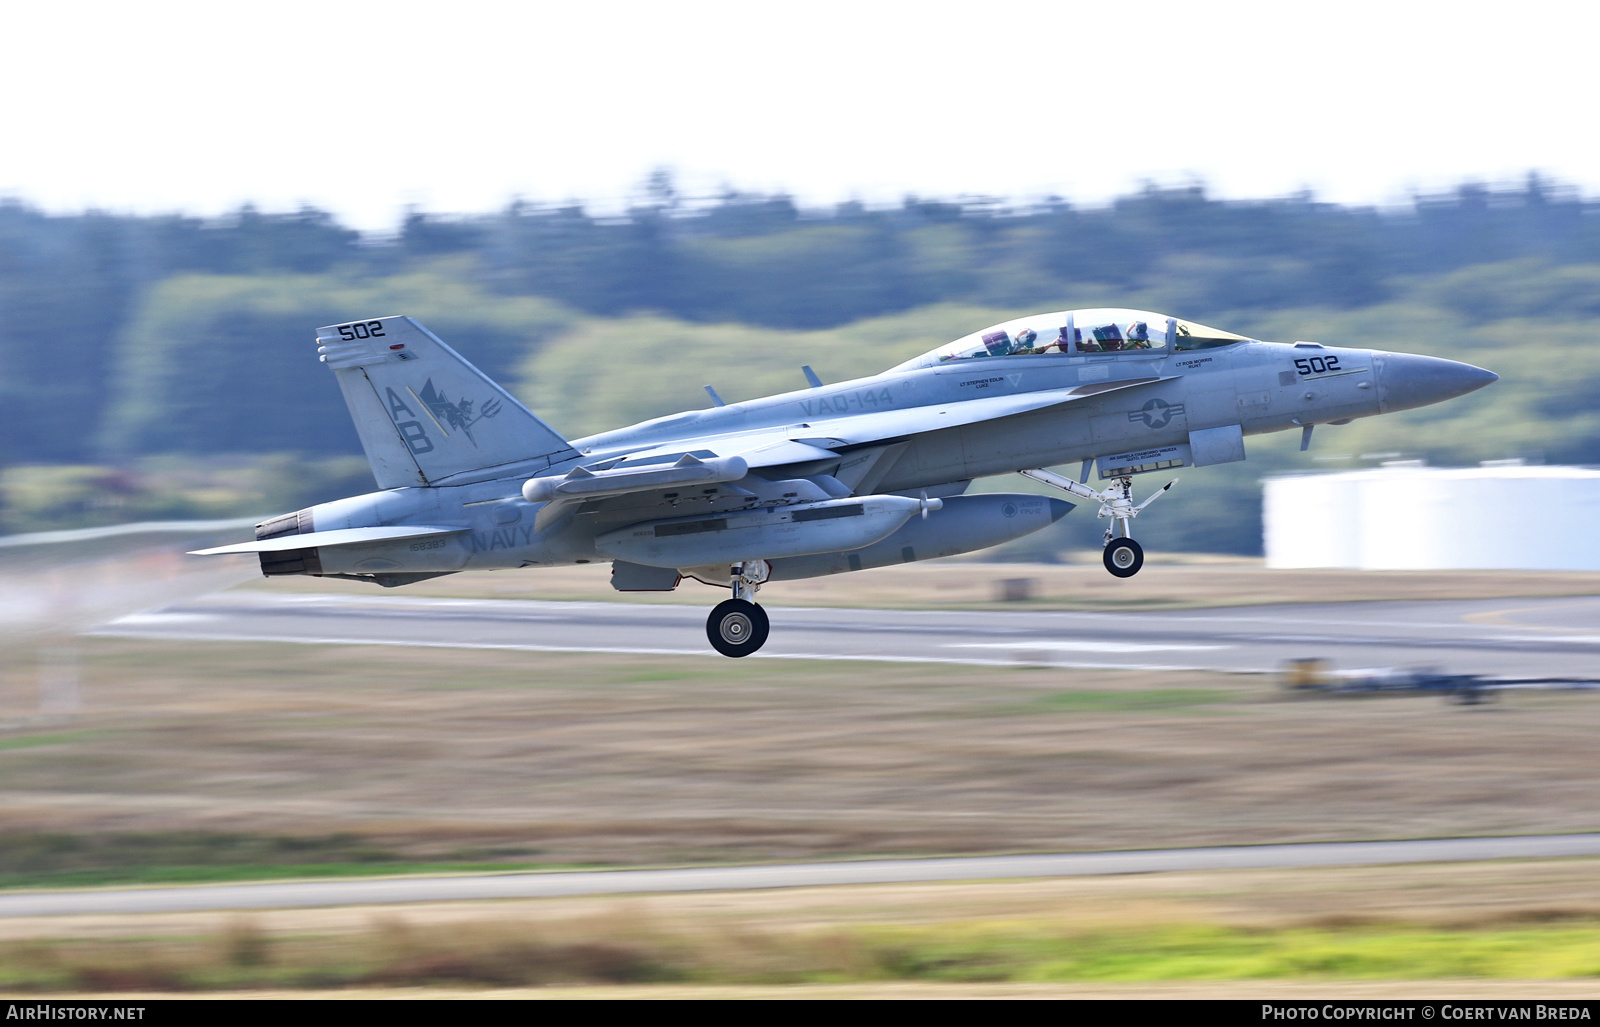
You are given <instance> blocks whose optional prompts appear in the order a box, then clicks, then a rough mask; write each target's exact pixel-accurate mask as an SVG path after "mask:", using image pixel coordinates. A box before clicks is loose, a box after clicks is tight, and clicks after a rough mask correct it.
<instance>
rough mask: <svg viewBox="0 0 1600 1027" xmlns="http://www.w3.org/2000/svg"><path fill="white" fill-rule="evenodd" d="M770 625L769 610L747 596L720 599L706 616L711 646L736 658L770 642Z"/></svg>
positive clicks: (707, 634)
mask: <svg viewBox="0 0 1600 1027" xmlns="http://www.w3.org/2000/svg"><path fill="white" fill-rule="evenodd" d="M770 628H771V624H770V623H769V622H768V621H767V611H765V610H763V609H762V608H761V607H759V606H757V605H756V604H755V603H748V602H745V601H744V600H743V599H728V600H725V601H724V602H721V603H718V604H717V605H716V608H715V609H713V610H712V611H711V616H709V617H707V618H706V638H707V639H709V640H710V642H711V648H713V649H715V650H716V651H717V652H719V653H721V654H722V655H724V656H732V657H734V658H735V659H737V658H738V657H740V656H749V655H750V654H751V653H753V652H755V651H756V650H757V649H760V648H761V647H762V646H764V645H766V644H767V632H768V631H769V630H770Z"/></svg>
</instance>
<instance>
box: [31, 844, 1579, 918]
mask: <svg viewBox="0 0 1600 1027" xmlns="http://www.w3.org/2000/svg"><path fill="white" fill-rule="evenodd" d="M1596 855H1600V834H1572V835H1534V836H1523V837H1509V838H1441V839H1428V840H1421V841H1395V842H1336V843H1328V844H1312V845H1248V846H1231V847H1225V848H1207V849H1150V850H1142V851H1133V852H1082V853H1059V854H1045V855H1036V856H975V857H970V858H954V859H895V860H863V861H860V862H844V863H793V864H788V865H778V866H738V867H692V868H687V869H681V870H600V871H561V872H553V873H519V874H479V875H461V876H450V877H392V878H381V879H366V880H356V881H284V882H277V883H269V884H220V885H201V886H192V887H174V888H127V889H97V890H89V891H71V892H15V893H11V894H6V895H0V917H18V916H68V915H81V914H106V913H187V912H197V911H203V910H225V909H287V908H300V907H311V906H359V905H390V904H395V903H408V902H462V901H474V900H486V899H533V898H559V897H562V896H571V895H627V894H643V893H649V892H693V891H743V890H759V889H767V888H808V887H822V886H828V885H851V884H903V883H919V882H920V883H926V882H935V881H972V880H997V879H998V880H1007V879H1009V880H1019V879H1029V878H1041V877H1091V876H1105V875H1111V874H1148V873H1159V872H1163V871H1194V870H1250V869H1266V868H1280V867H1330V866H1357V865H1368V866H1376V865H1393V864H1400V863H1446V862H1462V861H1472V860H1485V859H1534V858H1555V857H1572V856H1596Z"/></svg>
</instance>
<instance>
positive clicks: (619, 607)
mask: <svg viewBox="0 0 1600 1027" xmlns="http://www.w3.org/2000/svg"><path fill="white" fill-rule="evenodd" d="M708 605H709V604H708ZM706 612H707V611H706V610H705V609H702V608H699V607H693V606H665V605H646V604H639V603H560V602H535V601H528V600H492V599H432V598H423V597H409V596H370V597H363V596H343V595H305V594H300V595H295V594H271V593H250V592H223V593H217V594H215V595H212V596H208V597H205V598H202V599H198V600H193V601H188V602H183V603H179V604H176V605H173V606H168V607H166V608H164V609H162V610H159V611H156V612H153V613H143V614H136V615H133V616H129V617H124V618H122V619H120V620H117V621H114V622H112V623H111V624H109V625H106V626H105V627H103V628H101V629H100V630H98V631H97V632H95V633H96V634H102V635H116V636H122V637H146V638H168V639H185V640H202V639H215V640H249V641H277V642H286V643H313V644H317V643H320V644H337V645H400V646H433V647H445V648H463V649H511V650H529V651H566V652H609V653H645V654H686V655H688V654H693V655H702V654H703V655H706V656H708V657H709V656H714V654H713V653H712V650H711V648H710V647H709V646H708V645H707V644H706V636H705V626H704V625H705V617H706ZM768 613H769V614H770V616H771V621H772V634H771V637H770V639H769V640H768V642H767V645H766V647H765V648H764V649H763V650H762V651H761V652H759V653H757V654H756V656H755V657H753V658H756V659H812V660H889V661H896V662H934V663H965V664H979V665H1015V664H1017V663H1027V664H1051V665H1056V666H1063V667H1120V668H1130V669H1149V670H1187V669H1207V670H1224V671H1243V672H1258V671H1272V670H1276V669H1277V668H1278V667H1279V666H1280V665H1281V664H1282V662H1283V661H1284V660H1286V659H1290V658H1295V657H1322V658H1326V659H1328V660H1330V661H1331V662H1332V663H1333V665H1334V666H1335V667H1336V668H1338V669H1341V670H1352V669H1357V668H1364V667H1407V668H1414V667H1436V668H1438V669H1440V670H1444V671H1454V672H1473V673H1481V674H1493V675H1506V676H1515V677H1539V676H1548V677H1563V676H1566V677H1574V676H1576V677H1588V676H1596V677H1600V660H1597V657H1600V596H1588V597H1579V598H1561V599H1480V600H1440V601H1429V602H1377V603H1373V602H1367V603H1328V604H1320V605H1318V604H1301V605H1280V606H1266V607H1231V608H1218V609H1207V610H1185V611H1181V612H1172V611H1163V612H1143V613H1068V612H1025V611H1020V610H1018V611H1011V610H983V611H948V610H929V611H909V610H855V609H815V608H794V607H781V606H773V607H768ZM715 658H717V659H721V657H715Z"/></svg>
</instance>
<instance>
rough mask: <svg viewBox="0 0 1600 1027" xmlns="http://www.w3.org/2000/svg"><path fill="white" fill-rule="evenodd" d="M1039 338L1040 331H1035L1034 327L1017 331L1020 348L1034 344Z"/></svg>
mask: <svg viewBox="0 0 1600 1027" xmlns="http://www.w3.org/2000/svg"><path fill="white" fill-rule="evenodd" d="M1038 338H1039V333H1038V332H1035V331H1034V330H1033V329H1032V328H1024V329H1023V330H1022V331H1020V332H1018V333H1017V346H1018V348H1023V347H1028V346H1032V345H1033V343H1034V341H1035V340H1036V339H1038Z"/></svg>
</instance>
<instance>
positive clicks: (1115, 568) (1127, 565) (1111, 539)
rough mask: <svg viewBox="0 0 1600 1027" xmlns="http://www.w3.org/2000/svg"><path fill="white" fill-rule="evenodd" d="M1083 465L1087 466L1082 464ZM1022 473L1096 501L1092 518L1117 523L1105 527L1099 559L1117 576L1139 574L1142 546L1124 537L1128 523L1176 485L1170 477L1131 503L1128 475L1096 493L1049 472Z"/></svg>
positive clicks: (1142, 557) (1142, 561)
mask: <svg viewBox="0 0 1600 1027" xmlns="http://www.w3.org/2000/svg"><path fill="white" fill-rule="evenodd" d="M1085 466H1087V465H1085ZM1022 473H1023V474H1025V475H1027V476H1028V477H1030V478H1032V479H1033V480H1034V481H1042V482H1044V483H1045V484H1046V485H1050V486H1052V487H1054V488H1058V489H1060V490H1061V491H1063V492H1067V493H1070V494H1072V495H1074V496H1077V497H1078V498H1079V499H1092V500H1094V501H1095V502H1097V503H1099V504H1100V512H1099V513H1098V514H1096V515H1095V516H1096V517H1108V518H1110V519H1111V520H1112V521H1114V522H1116V523H1117V527H1118V529H1119V530H1118V531H1113V530H1112V529H1111V528H1110V527H1107V528H1106V534H1105V542H1104V545H1105V550H1104V552H1102V553H1101V554H1100V562H1101V563H1103V564H1105V565H1106V570H1108V571H1110V572H1111V573H1112V574H1115V575H1116V576H1117V577H1119V578H1131V577H1133V576H1134V575H1135V574H1138V573H1139V568H1141V567H1143V566H1144V547H1143V546H1141V545H1139V543H1137V542H1135V541H1134V540H1133V539H1131V538H1129V537H1128V524H1129V522H1131V521H1132V520H1133V519H1134V518H1135V517H1137V516H1139V512H1140V511H1141V510H1143V509H1144V508H1145V507H1147V506H1149V505H1150V504H1151V503H1154V502H1155V501H1156V499H1158V498H1159V497H1160V496H1162V495H1163V494H1164V493H1165V492H1166V491H1167V489H1170V488H1171V487H1172V486H1174V485H1176V484H1178V479H1176V478H1174V479H1172V480H1171V481H1169V482H1167V483H1166V484H1165V485H1163V486H1161V488H1160V489H1159V490H1157V491H1156V493H1155V494H1154V495H1152V496H1151V497H1150V498H1148V499H1146V500H1145V501H1144V502H1142V503H1140V504H1139V505H1138V506H1134V505H1133V479H1132V478H1129V477H1123V478H1118V479H1116V480H1115V482H1113V483H1112V485H1111V487H1110V488H1108V489H1106V490H1105V491H1104V492H1098V491H1096V490H1094V489H1092V488H1090V487H1089V486H1087V485H1084V484H1082V483H1081V482H1076V481H1073V480H1072V479H1071V478H1065V477H1062V476H1061V475H1059V474H1054V473H1052V472H1050V471H1023V472H1022Z"/></svg>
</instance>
